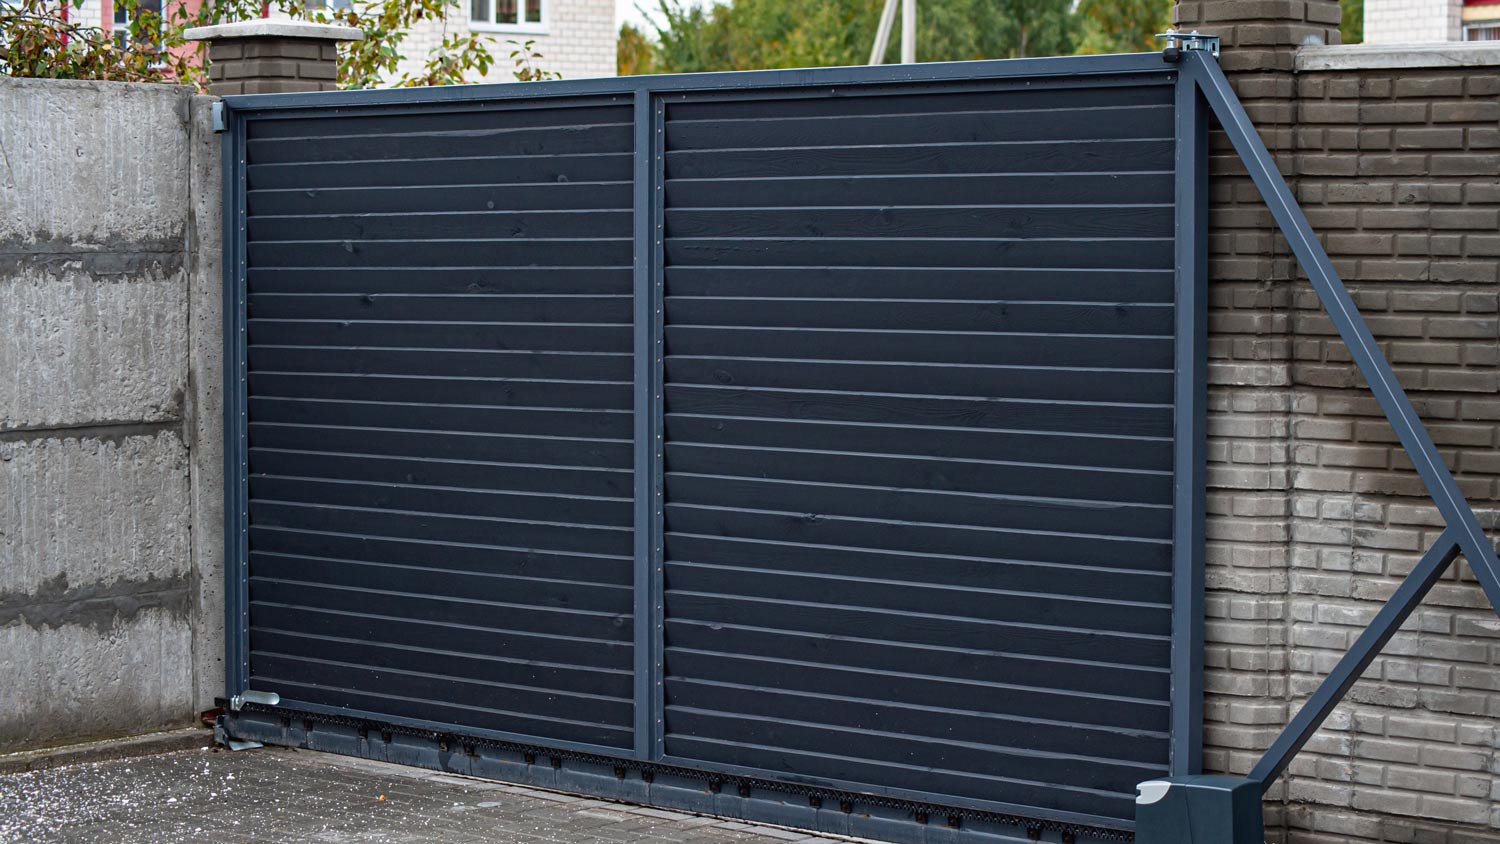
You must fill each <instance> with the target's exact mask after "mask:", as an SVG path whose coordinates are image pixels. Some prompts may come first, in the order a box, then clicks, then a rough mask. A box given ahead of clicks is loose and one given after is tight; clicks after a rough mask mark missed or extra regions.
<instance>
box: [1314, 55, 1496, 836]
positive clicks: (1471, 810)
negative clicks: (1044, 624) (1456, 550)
mask: <svg viewBox="0 0 1500 844" xmlns="http://www.w3.org/2000/svg"><path fill="white" fill-rule="evenodd" d="M1494 58H1495V61H1496V63H1497V64H1491V65H1490V66H1481V67H1458V68H1455V67H1451V66H1450V67H1405V68H1392V69H1362V68H1350V69H1343V70H1324V71H1317V72H1304V73H1300V74H1298V78H1297V82H1298V85H1297V110H1298V122H1297V136H1296V148H1297V153H1296V165H1295V171H1296V175H1297V190H1298V193H1299V194H1300V196H1301V198H1302V201H1303V202H1304V204H1305V206H1306V207H1307V209H1308V211H1309V215H1310V216H1311V217H1312V218H1313V222H1314V225H1315V226H1317V227H1318V229H1319V232H1320V234H1321V236H1322V237H1323V240H1324V242H1325V244H1326V246H1327V248H1328V251H1329V253H1330V255H1331V256H1332V257H1333V258H1334V261H1335V262H1336V264H1337V265H1338V268H1339V271H1340V273H1341V274H1342V275H1343V276H1344V277H1345V279H1346V281H1347V283H1348V285H1349V288H1350V290H1351V292H1352V293H1353V295H1354V297H1355V299H1356V301H1357V302H1358V303H1359V306H1360V308H1361V310H1362V311H1363V312H1364V313H1365V316H1366V318H1367V319H1368V321H1369V323H1370V327H1371V330H1372V331H1373V332H1374V333H1375V335H1376V337H1377V338H1379V339H1380V340H1381V341H1382V344H1383V346H1384V348H1385V350H1386V354H1387V356H1388V358H1389V359H1390V361H1391V364H1392V366H1394V367H1395V369H1396V372H1397V375H1398V376H1399V377H1400V379H1401V383H1402V384H1403V385H1404V386H1405V387H1406V388H1407V390H1408V391H1409V392H1410V393H1411V395H1412V399H1413V401H1414V402H1415V404H1416V406H1417V410H1418V412H1419V413H1420V414H1421V415H1422V417H1423V420H1424V421H1425V422H1426V423H1427V426H1428V430H1429V431H1431V433H1432V436H1433V438H1434V440H1436V442H1437V444H1438V446H1439V448H1441V449H1442V451H1443V455H1444V457H1445V459H1446V460H1447V462H1448V464H1449V465H1450V466H1451V467H1453V469H1454V470H1455V472H1456V473H1457V476H1458V480H1459V485H1460V487H1462V489H1463V491H1464V494H1465V495H1466V496H1468V498H1469V500H1470V501H1471V503H1473V504H1474V506H1475V508H1476V509H1477V510H1478V511H1479V515H1480V519H1481V521H1482V522H1483V523H1484V524H1485V526H1486V527H1487V528H1489V529H1491V530H1493V529H1494V528H1495V526H1496V524H1497V521H1500V519H1497V516H1500V495H1497V491H1500V489H1497V481H1500V454H1497V451H1496V449H1497V446H1500V440H1497V427H1496V421H1497V420H1500V400H1497V396H1496V392H1497V388H1500V370H1497V366H1496V365H1497V362H1500V354H1497V353H1500V329H1497V321H1496V317H1497V310H1500V274H1497V258H1500V66H1497V65H1500V52H1497V53H1496V54H1495V57H1494ZM1290 332H1291V335H1292V370H1291V372H1292V389H1293V395H1294V397H1293V402H1292V411H1291V414H1290V420H1291V432H1292V441H1291V451H1290V461H1289V472H1290V479H1291V489H1292V520H1291V532H1292V536H1291V546H1290V551H1291V553H1290V569H1289V578H1290V580H1289V587H1290V590H1289V592H1290V602H1289V610H1290V616H1289V618H1288V623H1287V633H1288V641H1289V658H1290V659H1289V666H1288V668H1289V680H1290V682H1289V686H1288V694H1289V697H1290V699H1291V701H1292V702H1293V705H1294V706H1295V705H1297V704H1298V703H1300V701H1301V700H1303V699H1305V698H1306V696H1307V695H1308V694H1310V693H1311V692H1312V690H1313V689H1314V688H1316V686H1317V683H1318V682H1319V680H1320V679H1321V677H1322V675H1323V674H1325V673H1326V672H1327V671H1328V670H1329V668H1331V667H1332V665H1333V664H1334V662H1335V661H1336V660H1337V659H1338V657H1339V656H1340V655H1341V654H1342V652H1343V651H1344V650H1345V649H1346V648H1347V646H1348V645H1349V644H1350V643H1351V642H1352V641H1353V639H1354V637H1355V636H1357V635H1358V633H1359V632H1360V630H1361V629H1362V628H1363V626H1364V624H1365V623H1366V622H1367V621H1368V620H1369V619H1370V617H1371V616H1373V615H1374V613H1375V611H1376V610H1377V609H1378V606H1379V603H1380V602H1382V601H1384V600H1385V598H1386V597H1388V596H1389V595H1390V593H1391V591H1392V590H1394V589H1395V587H1396V584H1397V583H1398V582H1399V580H1400V578H1401V577H1402V576H1403V575H1405V574H1406V572H1407V571H1409V569H1410V567H1411V565H1412V564H1413V563H1414V562H1415V560H1416V557H1417V556H1418V555H1419V554H1420V552H1421V551H1423V550H1424V549H1425V548H1426V547H1427V546H1428V545H1430V544H1431V543H1432V541H1434V540H1435V539H1436V537H1437V533H1438V532H1439V530H1440V529H1441V520H1440V519H1439V518H1438V516H1437V514H1436V512H1435V511H1434V509H1433V508H1432V507H1431V506H1430V505H1429V503H1428V501H1427V497H1426V494H1425V492H1424V491H1423V489H1422V486H1421V484H1420V482H1419V481H1418V479H1417V477H1416V475H1415V473H1414V472H1412V471H1411V470H1410V464H1409V461H1408V460H1407V459H1406V456H1405V454H1404V452H1403V451H1402V450H1401V449H1400V447H1399V446H1397V445H1396V444H1395V436H1394V434H1393V433H1392V432H1391V430H1390V426H1389V425H1388V424H1387V423H1386V421H1385V419H1384V417H1383V416H1382V415H1381V414H1380V412H1379V409H1378V408H1377V407H1376V406H1375V403H1374V400H1373V399H1371V398H1369V394H1368V393H1367V392H1366V391H1365V390H1364V389H1363V386H1364V385H1363V381H1362V379H1360V377H1359V376H1358V374H1357V372H1356V371H1355V370H1354V367H1353V366H1352V365H1351V364H1350V363H1349V356H1348V353H1347V352H1346V351H1345V350H1344V348H1343V345H1342V343H1341V342H1340V341H1339V339H1338V338H1337V336H1335V334H1334V332H1333V329H1332V326H1331V325H1330V323H1329V321H1328V320H1327V318H1326V317H1324V316H1323V314H1322V311H1321V308H1320V307H1319V306H1318V304H1317V302H1316V299H1315V297H1314V296H1313V295H1312V292H1311V290H1310V289H1309V288H1308V287H1307V286H1306V285H1299V286H1298V288H1297V290H1296V293H1295V295H1294V297H1293V310H1292V314H1291V325H1290ZM1497 636H1500V619H1496V617H1495V614H1494V612H1493V611H1492V610H1491V609H1490V607H1489V603H1488V601H1487V600H1486V599H1485V597H1484V595H1483V593H1482V592H1481V591H1480V589H1479V588H1478V586H1477V585H1476V584H1475V582H1474V580H1473V577H1472V575H1471V574H1470V573H1469V572H1468V571H1467V568H1466V567H1462V566H1461V567H1460V569H1459V571H1458V572H1456V573H1454V574H1450V576H1449V577H1447V578H1446V579H1445V580H1444V581H1443V582H1442V583H1441V584H1440V585H1439V586H1438V587H1437V588H1436V589H1434V590H1433V593H1432V594H1431V596H1429V598H1428V599H1427V601H1426V602H1425V603H1424V605H1423V607H1422V609H1420V610H1419V611H1418V613H1417V614H1416V616H1415V617H1414V618H1413V619H1412V620H1411V621H1410V622H1409V623H1408V625H1407V626H1406V628H1405V629H1404V631H1403V632H1402V633H1401V634H1399V635H1398V636H1397V638H1396V639H1395V640H1394V641H1393V642H1392V643H1391V644H1390V646H1389V647H1387V648H1386V653H1387V654H1388V656H1386V657H1383V658H1381V659H1380V660H1379V661H1377V662H1376V663H1375V665H1373V666H1372V667H1371V669H1370V671H1369V672H1368V673H1367V674H1366V678H1365V679H1364V680H1363V681H1361V682H1360V684H1359V685H1357V686H1356V687H1355V689H1354V691H1353V692H1352V693H1351V694H1350V696H1349V699H1348V702H1347V703H1346V705H1345V706H1344V707H1343V708H1342V710H1341V711H1340V713H1339V716H1338V717H1337V719H1336V723H1335V724H1333V725H1332V728H1331V729H1326V730H1324V732H1323V733H1322V735H1320V736H1319V738H1318V739H1317V740H1316V742H1315V743H1314V744H1312V745H1310V746H1309V748H1308V752H1306V753H1304V754H1303V755H1302V757H1300V758H1299V759H1298V760H1297V762H1296V763H1295V765H1294V767H1293V768H1292V770H1291V774H1292V777H1291V779H1290V781H1289V785H1288V794H1287V797H1288V799H1289V800H1290V801H1291V804H1292V808H1291V810H1290V811H1289V812H1288V813H1287V822H1288V824H1289V825H1290V827H1291V829H1292V830H1293V834H1292V836H1291V838H1292V840H1297V841H1318V842H1325V841H1326V842H1332V841H1345V840H1349V838H1351V837H1354V836H1361V837H1369V838H1373V839H1375V840H1382V841H1402V842H1405V841H1432V842H1438V841H1443V842H1450V841H1451V842H1469V841H1480V840H1483V841H1491V842H1493V841H1495V840H1497V839H1500V803H1496V802H1495V801H1494V796H1495V795H1500V779H1497V778H1496V776H1495V774H1496V773H1500V767H1497V764H1500V763H1497V755H1496V747H1497V744H1496V741H1497V739H1496V726H1497V723H1500V722H1497V721H1496V718H1495V716H1497V715H1500V665H1497V648H1496V645H1497V644H1500V639H1497V638H1496V637H1497ZM1424 821H1426V822H1438V823H1436V824H1433V823H1424Z"/></svg>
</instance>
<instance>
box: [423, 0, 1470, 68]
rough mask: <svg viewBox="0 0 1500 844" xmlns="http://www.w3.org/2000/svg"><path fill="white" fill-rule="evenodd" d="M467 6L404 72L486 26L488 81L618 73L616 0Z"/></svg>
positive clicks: (484, 0)
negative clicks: (525, 72) (536, 74)
mask: <svg viewBox="0 0 1500 844" xmlns="http://www.w3.org/2000/svg"><path fill="white" fill-rule="evenodd" d="M1497 8H1500V7H1497ZM463 9H464V11H463V12H459V11H457V10H455V11H454V13H452V14H450V15H449V16H448V18H447V19H446V20H442V21H427V22H425V23H423V24H421V25H419V26H416V27H414V28H413V29H412V31H411V34H410V35H408V36H407V38H406V43H405V44H404V45H403V50H402V53H403V54H404V55H405V56H406V61H404V62H402V65H401V70H402V72H403V73H407V72H416V70H417V69H418V68H419V67H420V66H421V64H422V63H423V61H424V60H425V58H426V57H427V54H428V52H429V51H430V50H432V49H433V48H434V47H436V46H437V45H438V44H440V43H441V42H442V40H443V38H444V37H445V36H446V35H449V34H454V33H457V34H461V35H467V34H468V33H470V32H483V33H485V34H487V35H489V36H490V37H491V41H492V42H493V43H492V44H491V45H490V52H491V53H493V54H494V55H495V59H496V62H495V66H494V67H492V68H490V72H489V73H488V74H487V75H486V76H485V78H484V81H486V82H511V81H514V79H515V77H514V76H513V75H512V74H513V73H514V71H515V64H514V62H513V61H512V60H511V59H510V52H511V50H513V49H515V47H514V46H513V45H511V44H509V43H507V42H509V41H516V42H520V43H523V44H524V43H525V42H527V41H535V42H536V44H535V45H534V46H533V49H534V50H535V51H536V52H538V53H540V54H541V55H542V58H541V60H540V61H539V62H538V63H537V66H538V67H540V68H541V69H542V70H546V71H553V72H556V73H561V74H562V76H563V78H564V79H583V78H587V77H590V76H614V75H615V37H616V33H617V29H616V27H615V5H614V0H463Z"/></svg>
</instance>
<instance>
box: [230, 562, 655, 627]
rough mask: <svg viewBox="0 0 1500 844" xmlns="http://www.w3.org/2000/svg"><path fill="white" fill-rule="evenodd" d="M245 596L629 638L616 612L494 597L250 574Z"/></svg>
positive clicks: (292, 603)
mask: <svg viewBox="0 0 1500 844" xmlns="http://www.w3.org/2000/svg"><path fill="white" fill-rule="evenodd" d="M250 600H251V601H252V602H255V603H273V604H285V605H289V606H297V607H308V608H312V609H322V610H337V611H340V612H351V613H363V614H366V615H377V616H391V617H394V618H408V619H412V620H413V621H427V622H440V623H444V624H462V625H469V626H474V627H484V628H489V629H506V630H520V631H530V632H534V633H540V634H547V635H552V636H568V637H578V638H586V639H605V640H610V641H629V638H630V637H629V636H628V635H621V634H620V628H621V626H622V625H623V626H624V629H625V630H626V632H627V633H628V631H629V622H630V618H629V616H628V614H627V615H620V614H617V613H601V612H582V611H578V610H568V609H559V608H546V607H527V606H521V605H518V604H507V603H502V602H495V601H478V600H473V599H466V598H456V597H444V596H437V595H425V594H421V593H412V592H400V591H397V590H390V589H373V588H368V589H351V588H343V587H338V586H331V585H328V584H319V583H311V582H307V581H298V580H271V579H268V578H262V577H259V576H256V575H253V574H252V575H251V578H250Z"/></svg>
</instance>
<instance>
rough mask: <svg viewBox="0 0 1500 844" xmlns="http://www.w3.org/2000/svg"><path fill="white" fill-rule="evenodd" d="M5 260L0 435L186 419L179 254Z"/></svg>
mask: <svg viewBox="0 0 1500 844" xmlns="http://www.w3.org/2000/svg"><path fill="white" fill-rule="evenodd" d="M100 257H101V256H97V255H76V254H73V255H48V256H18V255H0V372H3V373H6V377H4V378H0V431H4V430H6V429H16V428H19V429H49V428H69V427H75V426H81V425H101V424H112V423H118V422H122V421H128V422H165V421H175V420H178V419H181V418H182V401H183V393H184V391H185V390H186V388H187V341H188V337H187V291H186V286H185V284H184V283H183V267H182V253H180V252H177V253H137V254H133V255H118V254H112V255H109V256H108V257H110V258H112V259H115V260H112V261H111V262H110V263H109V265H107V266H105V265H103V262H102V261H100V260H98V259H99V258H100Z"/></svg>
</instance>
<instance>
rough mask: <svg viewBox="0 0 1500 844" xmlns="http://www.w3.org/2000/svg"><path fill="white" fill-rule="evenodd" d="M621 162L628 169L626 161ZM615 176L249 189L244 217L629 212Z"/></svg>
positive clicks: (626, 193)
mask: <svg viewBox="0 0 1500 844" xmlns="http://www.w3.org/2000/svg"><path fill="white" fill-rule="evenodd" d="M620 158H621V159H627V158H628V157H627V156H620ZM481 160H487V159H481ZM520 161H524V159H521V160H520ZM620 164H621V165H624V166H625V167H628V161H626V160H622V161H621V162H620ZM622 169H623V168H622ZM595 175H599V174H595ZM616 175H623V176H624V177H625V178H624V179H622V180H620V181H575V180H567V181H558V178H557V176H556V175H554V176H553V178H552V179H550V180H548V181H545V182H541V183H536V182H532V183H522V184H460V185H434V184H418V185H408V186H405V187H375V186H373V185H371V186H366V185H358V184H356V185H349V186H346V187H323V188H300V189H299V188H280V189H262V190H251V191H249V192H248V193H247V194H246V197H245V202H246V213H247V214H248V215H249V216H250V217H252V218H254V217H259V216H267V215H286V214H365V213H369V212H370V211H371V210H372V209H380V211H381V212H382V213H401V212H406V213H462V212H471V211H495V210H499V209H507V208H525V209H529V210H533V211H547V210H577V209H588V210H595V209H612V208H629V207H630V182H629V181H628V177H629V174H628V172H625V173H621V174H616ZM469 177H470V178H473V176H472V174H470V176H469Z"/></svg>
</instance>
